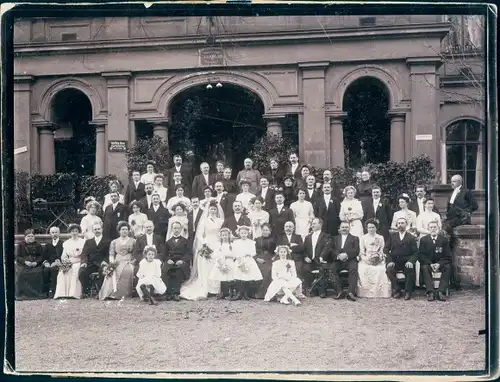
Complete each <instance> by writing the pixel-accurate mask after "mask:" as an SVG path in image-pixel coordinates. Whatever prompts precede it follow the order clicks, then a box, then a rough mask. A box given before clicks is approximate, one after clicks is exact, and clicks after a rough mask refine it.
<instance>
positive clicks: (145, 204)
mask: <svg viewBox="0 0 500 382" xmlns="http://www.w3.org/2000/svg"><path fill="white" fill-rule="evenodd" d="M144 189H145V191H146V194H145V195H144V197H142V198H141V200H139V202H140V203H141V204H142V209H141V211H147V210H149V209H150V208H151V206H152V205H153V192H154V185H153V183H148V184H146V185H144Z"/></svg>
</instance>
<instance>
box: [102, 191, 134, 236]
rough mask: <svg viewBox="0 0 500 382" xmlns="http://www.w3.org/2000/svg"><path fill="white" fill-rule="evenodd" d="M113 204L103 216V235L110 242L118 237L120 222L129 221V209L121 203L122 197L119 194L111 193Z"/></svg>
mask: <svg viewBox="0 0 500 382" xmlns="http://www.w3.org/2000/svg"><path fill="white" fill-rule="evenodd" d="M110 196H111V204H110V205H109V206H107V207H106V209H105V210H104V216H103V223H104V224H103V235H104V236H105V237H106V238H107V239H108V240H109V241H111V240H114V239H116V238H117V237H118V231H117V229H116V228H117V226H118V223H119V222H120V221H127V218H128V213H127V211H128V208H127V207H126V206H124V205H123V204H121V203H119V202H118V201H119V198H120V195H119V194H118V192H112V193H111V195H110Z"/></svg>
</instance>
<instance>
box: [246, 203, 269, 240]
mask: <svg viewBox="0 0 500 382" xmlns="http://www.w3.org/2000/svg"><path fill="white" fill-rule="evenodd" d="M250 204H253V209H252V211H251V212H250V213H249V214H248V218H249V219H250V222H251V223H252V238H253V239H254V240H255V239H257V238H258V237H260V236H262V225H263V224H265V223H269V213H268V212H267V211H264V210H263V209H262V206H263V205H264V199H262V197H261V196H257V197H254V198H252V199H251V200H250Z"/></svg>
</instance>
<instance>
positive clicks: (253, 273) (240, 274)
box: [233, 257, 262, 281]
mask: <svg viewBox="0 0 500 382" xmlns="http://www.w3.org/2000/svg"><path fill="white" fill-rule="evenodd" d="M243 263H244V264H245V267H244V268H242V267H239V266H238V265H239V264H241V263H240V262H239V261H238V260H237V261H235V266H234V273H233V276H234V279H235V280H240V281H259V280H262V273H260V269H259V266H258V265H257V262H256V261H255V259H254V258H253V257H245V258H244V260H243Z"/></svg>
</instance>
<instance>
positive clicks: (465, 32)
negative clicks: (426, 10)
mask: <svg viewBox="0 0 500 382" xmlns="http://www.w3.org/2000/svg"><path fill="white" fill-rule="evenodd" d="M445 21H449V22H450V24H451V31H450V33H449V34H448V36H446V38H445V39H444V40H443V48H444V50H445V51H446V52H475V51H478V50H482V49H483V48H484V17H483V16H479V15H451V16H445Z"/></svg>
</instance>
